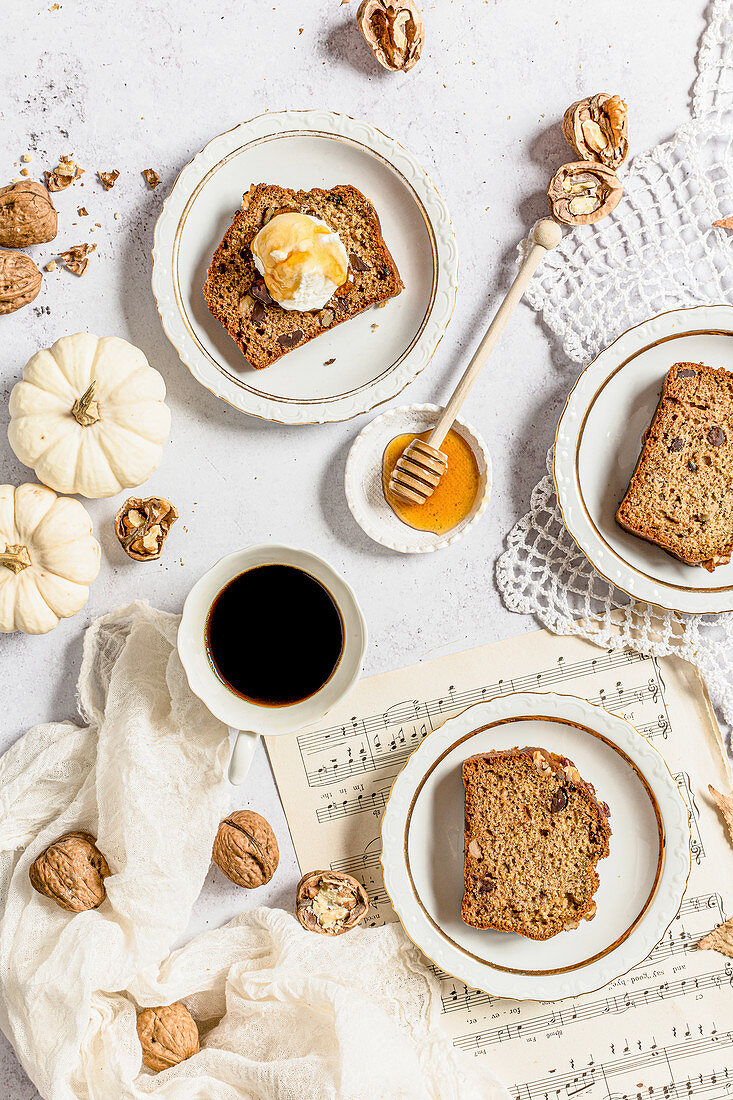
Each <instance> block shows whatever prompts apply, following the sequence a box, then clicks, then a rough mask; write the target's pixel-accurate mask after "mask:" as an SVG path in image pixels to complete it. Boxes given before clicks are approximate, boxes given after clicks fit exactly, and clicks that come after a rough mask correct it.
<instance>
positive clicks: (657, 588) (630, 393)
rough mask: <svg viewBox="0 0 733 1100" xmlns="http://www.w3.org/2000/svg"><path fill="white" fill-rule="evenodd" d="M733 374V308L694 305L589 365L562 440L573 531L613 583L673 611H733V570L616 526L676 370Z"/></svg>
mask: <svg viewBox="0 0 733 1100" xmlns="http://www.w3.org/2000/svg"><path fill="white" fill-rule="evenodd" d="M680 362H690V363H707V364H708V366H711V367H725V368H726V370H729V371H733V307H732V306H728V305H711V306H693V307H691V308H689V309H677V310H673V311H671V312H669V313H662V314H660V315H659V316H658V317H652V318H651V319H650V320H648V321H644V322H643V323H642V324H640V325H636V326H635V327H634V328H631V329H629V330H628V331H627V332H624V333H623V334H622V335H621V336H619V337H618V339H617V340H615V341H614V343H613V344H610V345H609V346H608V347H607V348H606V349H605V350H604V351H602V352H601V354H600V355H599V356H598V357H597V358H596V359H594V361H593V362H592V363H591V364H590V365H589V366H588V367H586V369H585V370H584V371H583V373H582V374H581V376H580V378H579V379H578V381H577V382H576V384H575V386H574V387H573V389H572V391H571V393H570V396H569V397H568V400H567V403H566V405H565V409H564V410H563V413H562V416H561V417H560V422H559V424H558V427H557V433H556V436H555V452H554V461H553V474H554V478H555V488H556V491H557V499H558V504H559V506H560V510H561V512H562V515H563V520H564V522H565V526H566V527H567V529H568V531H569V532H570V534H571V535H572V537H573V538H574V540H575V541H576V543H577V544H578V546H579V547H580V549H581V550H582V551H583V553H584V554H585V555H586V557H587V558H588V560H589V561H590V562H591V564H592V565H593V567H594V568H595V569H596V570H597V571H598V572H599V573H600V574H601V575H602V576H603V577H605V578H606V579H607V580H609V581H611V582H612V583H613V584H615V585H616V587H617V588H620V589H621V590H622V591H623V592H626V593H628V595H630V596H633V597H634V598H635V599H638V600H643V601H645V602H647V603H653V604H657V605H659V606H660V607H664V608H667V609H668V610H670V611H680V612H685V613H688V614H695V615H705V614H719V613H721V612H726V611H733V564H731V565H723V566H718V568H717V569H715V570H714V571H713V572H712V573H708V572H707V570H705V569H703V568H702V567H701V566H690V565H685V563H684V562H681V561H679V560H678V559H677V558H674V557H672V555H671V554H667V553H666V552H665V551H664V550H662V549H661V548H660V547H658V546H654V545H653V544H652V543H649V542H645V541H644V540H643V539H639V538H636V537H635V536H634V535H632V534H630V533H629V532H628V531H625V530H623V528H621V527H619V525H618V524H617V523H616V518H615V517H616V509H617V508H618V506H619V504H620V502H621V499H622V498H623V495H624V493H625V492H626V489H627V487H628V484H629V480H630V478H631V475H632V473H633V471H634V467H635V465H636V461H637V459H638V457H639V452H640V450H641V442H642V436H643V433H644V431H645V429H646V428H647V426H648V425H649V423H650V421H651V419H652V416H653V415H654V410H655V409H656V407H657V402H658V400H659V395H660V392H661V388H662V382H663V380H664V376H665V374H666V373H667V371H668V370H669V368H670V367H671V366H673V365H674V364H675V363H680Z"/></svg>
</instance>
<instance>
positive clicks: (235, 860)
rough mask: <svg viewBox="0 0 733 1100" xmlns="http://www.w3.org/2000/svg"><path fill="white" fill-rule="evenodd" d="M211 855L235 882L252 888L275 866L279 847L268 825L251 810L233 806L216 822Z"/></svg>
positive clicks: (223, 871)
mask: <svg viewBox="0 0 733 1100" xmlns="http://www.w3.org/2000/svg"><path fill="white" fill-rule="evenodd" d="M212 858H213V860H214V863H215V864H216V865H217V867H218V868H219V870H220V871H221V872H222V873H223V874H225V875H226V877H227V878H228V879H230V880H231V881H232V882H234V883H236V885H237V886H244V887H245V888H246V889H247V890H254V889H255V888H256V887H257V886H264V884H265V883H266V882H269V881H270V879H271V878H272V876H273V875H274V874H275V871H276V870H277V865H278V863H279V861H280V850H279V848H278V846H277V838H276V836H275V834H274V832H273V831H272V826H271V825H270V823H269V822H268V821H265V819H264V817H261V816H260V814H256V813H255V812H254V810H235V811H234V812H233V813H230V814H229V816H228V817H225V818H224V820H223V821H222V823H221V824H220V825H219V829H218V831H217V834H216V838H215V840H214V849H213V852H212Z"/></svg>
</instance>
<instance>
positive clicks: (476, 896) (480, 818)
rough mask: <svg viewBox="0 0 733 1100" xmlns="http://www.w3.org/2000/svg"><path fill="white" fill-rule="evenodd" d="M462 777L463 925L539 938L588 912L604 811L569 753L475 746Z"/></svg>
mask: <svg viewBox="0 0 733 1100" xmlns="http://www.w3.org/2000/svg"><path fill="white" fill-rule="evenodd" d="M463 783H464V786H465V791H466V823H465V851H464V893H463V902H462V905H461V917H462V918H463V920H464V921H465V923H466V924H469V925H471V926H472V927H473V928H494V929H497V930H499V931H501V932H517V933H519V935H521V936H527V937H528V938H529V939H533V940H546V939H549V938H550V937H551V936H555V935H557V933H558V932H563V931H570V930H572V929H575V928H577V927H578V924H579V922H580V921H581V920H591V919H592V918H593V917H594V916H595V911H596V903H595V901H594V899H593V895H594V894H595V892H596V890H597V889H598V886H599V882H600V880H599V877H598V873H597V871H596V864H597V863H598V861H599V860H600V859H603V858H604V857H605V856H607V855H608V853H609V840H610V836H611V827H610V825H609V823H608V817H609V810H608V807H607V806H606V805H605V804H604V803H601V802H599V801H598V799H597V797H596V793H595V790H594V789H593V787H592V786H591V784H590V783H588V782H586V781H585V780H583V779H581V777H580V774H579V772H578V770H577V768H576V767H575V765H574V764H573V762H572V760H568V758H567V757H565V756H558V755H556V754H555V753H551V752H547V751H546V750H545V749H541V748H532V747H530V748H514V749H502V750H496V751H494V752H486V753H480V754H479V755H477V756H472V757H470V758H469V759H468V760H465V761H464V763H463Z"/></svg>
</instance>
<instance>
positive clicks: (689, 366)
mask: <svg viewBox="0 0 733 1100" xmlns="http://www.w3.org/2000/svg"><path fill="white" fill-rule="evenodd" d="M616 519H617V521H618V523H619V524H620V525H621V526H622V527H623V528H625V530H627V531H630V532H631V534H632V535H638V537H639V538H642V539H646V540H647V542H653V543H656V545H657V546H661V547H662V549H663V550H667V551H668V552H669V553H670V554H673V555H674V556H675V557H676V558H679V559H680V560H681V561H683V562H685V563H686V564H687V565H702V566H704V568H705V569H707V570H709V571H710V572H712V570H713V569H715V567H716V565H727V564H728V562H729V561H730V558H731V551H732V550H733V374H729V373H728V371H726V370H723V369H722V368H716V367H707V366H705V364H704V363H675V365H674V366H673V367H672V368H671V369H670V370H669V371H668V372H667V375H666V377H665V379H664V385H663V387H662V395H661V397H660V399H659V404H658V405H657V409H656V412H655V413H654V416H653V418H652V422H651V424H650V425H649V427H648V428H647V431H646V433H645V435H644V440H643V444H642V449H641V455H640V456H639V460H638V462H637V464H636V469H635V470H634V473H633V475H632V477H631V481H630V483H629V487H628V489H627V490H626V495H625V497H624V499H623V500H622V501H621V504H620V505H619V509H618V511H617V513H616Z"/></svg>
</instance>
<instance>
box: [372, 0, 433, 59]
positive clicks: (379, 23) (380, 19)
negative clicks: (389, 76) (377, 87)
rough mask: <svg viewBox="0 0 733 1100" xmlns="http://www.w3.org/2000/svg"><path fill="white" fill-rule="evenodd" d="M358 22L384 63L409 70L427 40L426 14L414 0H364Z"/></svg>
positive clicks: (373, 51) (374, 52)
mask: <svg viewBox="0 0 733 1100" xmlns="http://www.w3.org/2000/svg"><path fill="white" fill-rule="evenodd" d="M356 23H357V26H358V28H359V30H360V31H361V33H362V35H363V37H364V40H365V42H366V44H367V45H368V46H369V49H370V50H371V51H372V53H373V54H374V56H375V57H376V59H377V61H378V62H379V64H380V65H382V66H383V67H384V68H385V69H389V70H390V72H399V71H402V72H405V73H406V72H408V70H409V69H411V68H412V67H413V65H415V64H416V63H417V61H418V60H419V57H420V54H421V52H422V48H423V42H424V41H425V26H424V24H423V21H422V16H421V15H420V12H419V10H418V8H417V6H416V5H415V4H413V3H412V0H362V3H361V4H360V5H359V10H358V11H357V13H356Z"/></svg>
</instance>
